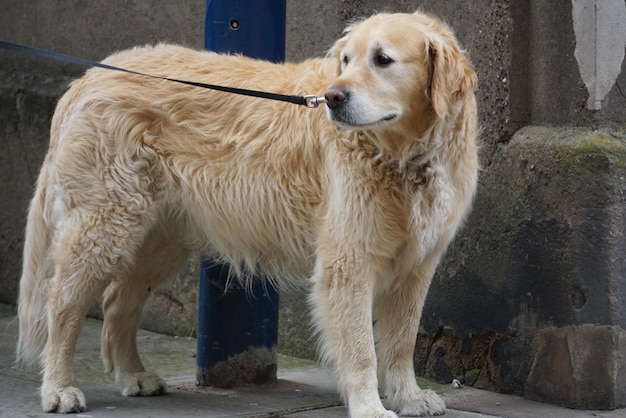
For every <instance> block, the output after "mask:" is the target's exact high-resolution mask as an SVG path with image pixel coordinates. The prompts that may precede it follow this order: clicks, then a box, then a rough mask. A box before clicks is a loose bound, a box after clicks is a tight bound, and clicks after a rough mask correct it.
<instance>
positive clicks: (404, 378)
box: [374, 264, 446, 416]
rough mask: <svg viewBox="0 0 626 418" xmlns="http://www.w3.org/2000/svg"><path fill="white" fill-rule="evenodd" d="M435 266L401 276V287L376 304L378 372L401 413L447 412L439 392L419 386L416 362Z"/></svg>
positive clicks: (392, 405) (387, 394)
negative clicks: (425, 304)
mask: <svg viewBox="0 0 626 418" xmlns="http://www.w3.org/2000/svg"><path fill="white" fill-rule="evenodd" d="M434 267H435V266H431V267H429V266H428V265H427V264H422V265H421V266H420V268H418V269H417V270H416V271H414V272H412V273H411V274H410V275H409V277H404V278H400V279H398V280H400V281H401V283H400V286H398V287H397V288H395V289H394V290H392V291H390V292H389V293H386V294H384V295H382V296H380V298H379V299H378V300H377V301H376V303H375V310H374V315H375V316H374V319H375V320H376V340H377V346H376V348H377V353H378V359H379V371H380V374H381V377H382V378H383V380H384V384H385V396H386V398H387V403H388V404H389V407H390V408H391V409H393V410H394V411H396V412H398V413H399V414H400V415H409V416H425V415H442V414H444V413H445V408H446V405H445V403H444V401H443V400H442V399H441V398H440V397H439V395H437V394H436V393H435V392H434V391H432V390H422V389H420V387H419V386H418V385H417V382H416V379H415V369H414V365H413V356H414V352H415V341H416V338H417V332H418V330H419V322H420V317H421V314H422V308H423V306H424V301H425V299H426V294H427V292H428V287H429V285H430V281H431V279H432V276H433V273H434ZM425 270H426V271H425Z"/></svg>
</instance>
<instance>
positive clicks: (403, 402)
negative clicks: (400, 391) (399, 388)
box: [390, 389, 446, 417]
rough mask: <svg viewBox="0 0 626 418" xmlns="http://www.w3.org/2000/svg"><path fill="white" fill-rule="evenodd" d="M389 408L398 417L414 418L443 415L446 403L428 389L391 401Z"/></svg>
mask: <svg viewBox="0 0 626 418" xmlns="http://www.w3.org/2000/svg"><path fill="white" fill-rule="evenodd" d="M390 406H391V408H392V409H393V410H394V411H398V413H399V414H400V415H408V416H416V417H423V416H432V415H443V414H445V412H446V403H445V402H444V401H443V399H441V397H440V396H439V395H437V394H436V393H435V392H434V391H432V390H430V389H425V390H418V391H417V392H414V394H413V395H412V396H407V397H404V398H396V399H394V400H392V401H391V405H390Z"/></svg>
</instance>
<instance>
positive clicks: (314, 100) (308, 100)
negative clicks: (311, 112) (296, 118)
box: [304, 94, 326, 109]
mask: <svg viewBox="0 0 626 418" xmlns="http://www.w3.org/2000/svg"><path fill="white" fill-rule="evenodd" d="M304 102H305V103H304V105H305V106H306V107H308V108H309V109H315V108H316V107H318V106H319V105H320V103H326V98H325V97H323V96H321V97H318V96H316V95H314V94H309V95H307V96H304Z"/></svg>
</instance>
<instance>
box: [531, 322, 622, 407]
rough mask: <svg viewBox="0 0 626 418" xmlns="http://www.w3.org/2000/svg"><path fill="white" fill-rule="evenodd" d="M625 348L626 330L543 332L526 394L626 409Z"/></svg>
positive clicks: (573, 403)
mask: <svg viewBox="0 0 626 418" xmlns="http://www.w3.org/2000/svg"><path fill="white" fill-rule="evenodd" d="M625 344H626V331H624V329H623V328H621V327H618V326H598V325H579V326H569V327H564V328H556V327H548V328H544V329H542V330H541V331H539V333H538V334H537V337H536V345H537V354H536V356H535V361H534V363H533V366H532V370H531V373H530V376H529V377H528V388H527V393H526V394H527V395H528V396H529V397H531V398H533V399H537V400H545V399H548V400H550V401H551V402H556V403H559V404H562V405H566V406H568V407H574V408H590V409H605V408H610V409H613V408H617V407H619V406H622V405H625V404H626V403H625V401H626V390H624V388H623V385H622V382H624V378H625V377H626V376H625V374H626V358H624V350H626V345H625Z"/></svg>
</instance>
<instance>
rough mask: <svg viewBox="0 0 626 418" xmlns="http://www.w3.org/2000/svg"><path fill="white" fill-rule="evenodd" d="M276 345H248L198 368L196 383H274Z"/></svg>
mask: <svg viewBox="0 0 626 418" xmlns="http://www.w3.org/2000/svg"><path fill="white" fill-rule="evenodd" d="M276 352H277V351H276V347H274V348H271V349H269V348H267V347H248V349H247V350H246V351H244V352H243V353H240V354H237V355H234V356H232V357H229V358H228V359H227V360H225V361H220V362H217V363H216V364H215V365H213V366H211V367H207V368H206V369H198V372H197V375H196V384H198V385H199V386H213V387H218V388H234V387H242V386H248V385H251V384H253V385H262V384H267V383H276V381H277V379H276V367H277V356H276Z"/></svg>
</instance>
